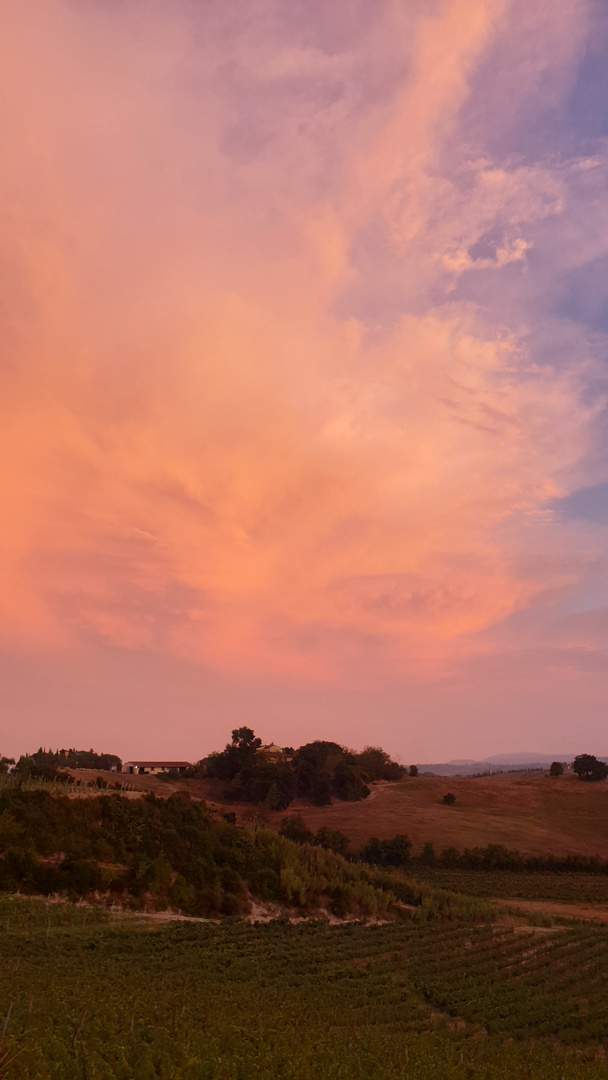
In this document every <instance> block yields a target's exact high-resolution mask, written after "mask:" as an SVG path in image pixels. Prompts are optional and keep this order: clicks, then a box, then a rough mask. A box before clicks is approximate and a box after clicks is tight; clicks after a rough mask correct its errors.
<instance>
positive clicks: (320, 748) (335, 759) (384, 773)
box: [197, 727, 404, 810]
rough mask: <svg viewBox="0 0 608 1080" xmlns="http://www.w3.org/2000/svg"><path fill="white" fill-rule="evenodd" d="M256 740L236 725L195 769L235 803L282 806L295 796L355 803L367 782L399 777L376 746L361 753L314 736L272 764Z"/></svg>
mask: <svg viewBox="0 0 608 1080" xmlns="http://www.w3.org/2000/svg"><path fill="white" fill-rule="evenodd" d="M261 745H262V743H261V740H260V739H258V738H257V737H256V736H255V734H254V732H253V731H252V729H251V728H248V727H241V728H235V729H234V731H233V732H232V740H231V742H229V743H228V744H227V745H226V747H225V749H224V750H222V751H221V752H220V751H217V752H215V753H213V754H210V755H209V757H207V758H205V759H204V760H203V761H201V762H199V765H198V766H197V773H198V774H199V775H204V776H207V777H210V778H216V779H219V780H223V781H224V782H225V791H224V794H225V797H226V798H228V799H232V800H233V801H235V802H249V803H262V802H265V803H266V805H267V806H268V808H269V809H270V810H285V809H287V807H288V806H289V805H290V803H291V802H292V801H293V799H294V798H295V797H296V796H297V797H298V798H302V799H306V800H308V801H309V802H312V803H314V805H316V806H327V805H329V803H331V801H332V798H336V799H343V800H345V801H348V802H356V801H357V800H359V799H365V798H367V796H368V795H369V787H368V786H367V785H368V783H370V782H372V781H374V780H398V779H400V777H401V776H402V775H403V773H404V769H403V766H401V765H399V764H397V762H395V761H392V760H391V758H390V757H389V755H388V754H387V753H386V752H385V751H384V750H382V749H381V748H380V747H377V746H367V747H365V749H364V750H363V751H362V752H361V753H355V752H354V751H351V750H347V749H346V748H345V747H343V746H340V745H339V744H338V743H335V742H327V741H324V740H316V741H315V742H311V743H306V744H305V745H304V746H300V747H298V749H297V750H292V748H291V747H288V748H287V749H286V751H285V758H284V760H282V761H280V762H277V763H272V762H268V761H265V760H264V758H263V756H262V755H261V754H259V752H258V751H259V750H260V748H261Z"/></svg>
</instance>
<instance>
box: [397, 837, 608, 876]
mask: <svg viewBox="0 0 608 1080" xmlns="http://www.w3.org/2000/svg"><path fill="white" fill-rule="evenodd" d="M412 863H413V864H414V865H421V866H437V867H442V868H444V869H450V870H512V871H515V872H518V871H519V872H522V871H523V872H526V873H538V872H539V871H540V872H545V873H556V874H562V873H584V874H608V859H601V858H599V856H596V855H562V856H560V855H551V854H546V855H523V854H522V852H521V851H515V850H510V849H508V848H506V847H503V845H502V844H488V846H487V847H474V848H465V849H464V851H459V850H458V848H455V847H445V848H443V850H442V851H441V852H440V853H439V854H438V855H437V854H436V853H435V850H434V847H433V845H432V844H428V843H427V844H424V845H423V847H422V850H421V852H420V854H419V855H417V856H415V858H413V859H412Z"/></svg>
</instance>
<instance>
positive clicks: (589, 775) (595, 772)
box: [572, 754, 608, 780]
mask: <svg viewBox="0 0 608 1080" xmlns="http://www.w3.org/2000/svg"><path fill="white" fill-rule="evenodd" d="M572 770H573V772H575V773H576V775H577V776H578V778H579V780H605V779H606V777H607V776H608V765H606V764H605V762H603V761H598V759H597V758H596V757H594V755H593V754H578V756H577V757H575V759H574V762H573V765H572Z"/></svg>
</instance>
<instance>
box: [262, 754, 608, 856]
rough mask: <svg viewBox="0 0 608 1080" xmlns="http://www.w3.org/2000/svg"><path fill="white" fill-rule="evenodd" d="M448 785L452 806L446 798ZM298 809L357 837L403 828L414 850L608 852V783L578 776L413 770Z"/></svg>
mask: <svg viewBox="0 0 608 1080" xmlns="http://www.w3.org/2000/svg"><path fill="white" fill-rule="evenodd" d="M448 791H451V792H452V793H453V794H454V795H455V796H456V802H455V804H454V805H453V806H445V805H444V804H443V803H442V798H443V795H445V794H446V793H447V792H448ZM295 808H296V807H295V804H294V806H293V807H290V811H291V810H292V809H295ZM297 809H298V810H299V812H300V813H301V814H302V816H303V818H304V820H305V821H306V824H307V825H308V826H309V828H311V829H313V830H316V829H318V828H319V826H320V825H329V826H331V828H334V829H340V830H342V832H344V833H346V834H347V835H348V836H349V837H350V838H351V840H352V842H353V843H354V844H355V845H357V844H360V843H361V842H363V841H364V840H366V839H367V838H368V837H369V836H370V835H375V836H381V837H390V836H394V835H396V834H397V833H403V832H405V833H407V835H408V836H409V837H410V839H411V840H412V841H413V846H414V850H417V849H419V848H420V847H421V845H422V844H423V843H425V841H431V842H432V843H433V844H434V845H435V847H436V848H438V849H440V848H442V847H450V846H453V847H457V848H460V849H462V848H464V847H474V846H476V845H479V846H482V847H483V846H485V845H486V844H504V845H505V846H506V847H509V848H517V849H518V850H519V851H521V852H524V853H526V854H529V855H538V854H543V853H545V852H551V853H554V854H556V855H566V854H570V853H576V854H581V855H601V856H602V857H603V858H606V857H608V783H596V784H593V783H591V784H585V783H581V782H580V781H579V780H578V779H577V778H576V777H573V776H565V777H559V778H549V777H548V776H546V775H537V776H529V775H523V776H517V775H515V776H514V775H512V774H496V775H494V776H488V777H479V778H477V779H470V778H468V777H466V778H460V777H459V778H454V777H450V778H449V779H446V778H427V777H416V778H409V777H408V778H406V779H404V780H401V781H399V782H397V783H390V784H388V783H387V784H383V783H378V784H375V785H374V786H373V788H372V793H371V795H370V797H369V798H368V799H366V800H365V802H362V803H334V804H333V805H332V806H329V807H315V806H298V807H297ZM271 816H272V817H273V818H274V817H277V815H271Z"/></svg>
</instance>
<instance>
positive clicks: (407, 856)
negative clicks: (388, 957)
mask: <svg viewBox="0 0 608 1080" xmlns="http://www.w3.org/2000/svg"><path fill="white" fill-rule="evenodd" d="M279 831H280V834H281V835H282V836H286V837H288V838H289V839H290V840H293V841H294V843H296V844H318V845H320V846H322V847H325V848H328V849H330V850H331V851H335V852H337V853H339V854H340V855H344V856H345V857H346V858H347V859H351V860H353V861H360V862H366V863H370V864H371V865H372V866H381V867H383V868H385V869H399V870H405V869H406V868H409V869H410V870H412V871H415V869H416V868H418V867H424V868H425V869H433V868H436V869H438V870H484V871H486V872H487V871H488V870H512V871H519V872H522V871H523V872H527V873H538V872H539V871H540V872H546V873H553V874H561V873H581V874H608V859H601V858H600V857H599V856H597V855H551V854H545V855H523V854H522V852H521V851H516V850H510V849H509V848H506V847H504V846H503V845H502V844H488V845H487V846H486V847H474V848H465V849H464V851H460V850H459V849H458V848H455V847H445V848H442V849H441V850H440V851H438V852H437V851H435V847H434V845H433V844H431V843H425V844H423V845H422V848H421V850H420V851H419V852H418V853H417V854H412V843H411V840H410V839H409V837H407V836H406V835H405V834H403V833H401V834H398V835H397V836H392V837H389V838H388V839H384V840H380V839H379V838H378V837H376V836H370V838H369V839H368V840H366V842H365V844H363V845H362V847H360V848H359V849H357V850H353V849H352V848H351V842H350V839H349V837H348V836H346V835H345V834H344V833H342V832H340V831H339V830H338V829H329V828H328V827H327V826H325V825H323V826H321V828H320V829H318V830H317V832H316V833H313V832H312V830H311V829H309V828H308V827H307V825H306V824H305V822H304V820H303V818H302V816H301V814H290V815H289V816H288V817H285V818H283V821H282V822H281V827H280V830H279Z"/></svg>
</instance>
